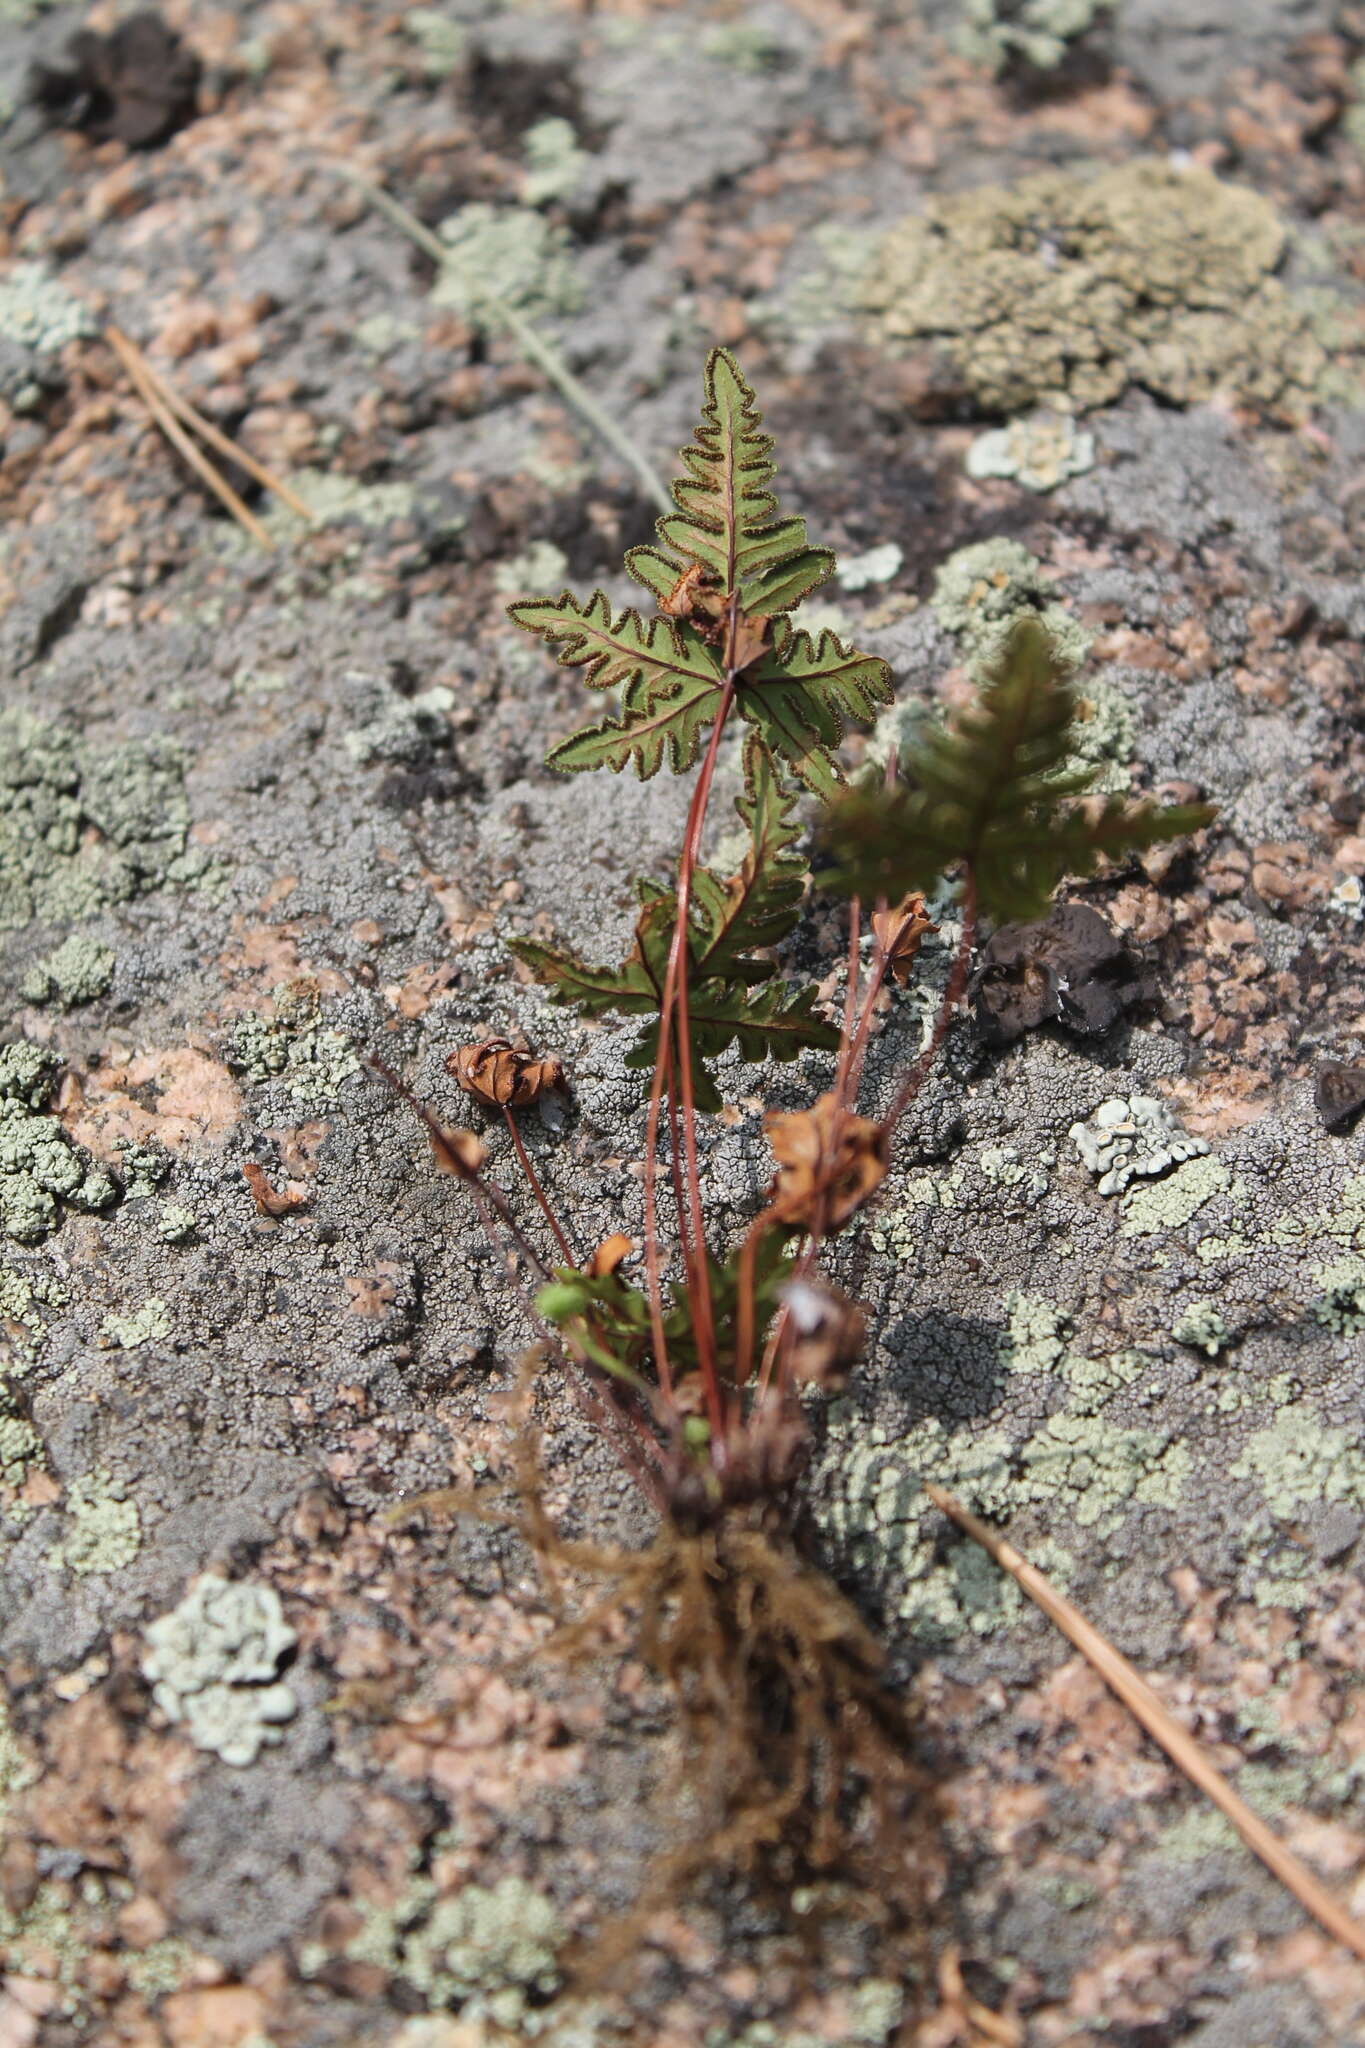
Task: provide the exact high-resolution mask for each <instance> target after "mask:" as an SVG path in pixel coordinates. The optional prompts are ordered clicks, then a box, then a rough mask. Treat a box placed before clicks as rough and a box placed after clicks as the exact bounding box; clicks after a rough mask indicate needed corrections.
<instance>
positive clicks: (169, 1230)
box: [156, 1202, 198, 1244]
mask: <svg viewBox="0 0 1365 2048" xmlns="http://www.w3.org/2000/svg"><path fill="white" fill-rule="evenodd" d="M197 1228H198V1222H197V1220H196V1217H195V1214H194V1211H193V1209H187V1208H185V1207H184V1205H183V1204H182V1203H180V1202H163V1203H162V1205H161V1213H160V1215H159V1216H158V1217H157V1219H156V1234H157V1236H158V1237H159V1238H160V1239H161V1242H162V1243H163V1244H185V1243H186V1242H187V1241H188V1240H189V1239H190V1238H192V1237H193V1236H194V1233H195V1231H196V1230H197Z"/></svg>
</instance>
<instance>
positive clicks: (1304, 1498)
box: [1232, 1401, 1365, 1516]
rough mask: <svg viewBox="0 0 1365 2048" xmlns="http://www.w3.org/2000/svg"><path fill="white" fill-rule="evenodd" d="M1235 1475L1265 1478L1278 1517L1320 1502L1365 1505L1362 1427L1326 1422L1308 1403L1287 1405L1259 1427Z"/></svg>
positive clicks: (1268, 1497)
mask: <svg viewBox="0 0 1365 2048" xmlns="http://www.w3.org/2000/svg"><path fill="white" fill-rule="evenodd" d="M1232 1476H1233V1478H1234V1479H1255V1480H1257V1481H1259V1483H1260V1486H1261V1489H1262V1491H1263V1492H1264V1494H1265V1498H1266V1504H1267V1506H1268V1507H1269V1509H1270V1511H1271V1513H1272V1514H1274V1515H1283V1516H1290V1515H1293V1514H1295V1513H1297V1512H1298V1511H1299V1510H1300V1509H1302V1508H1303V1507H1305V1506H1308V1505H1309V1504H1311V1503H1315V1502H1320V1501H1328V1502H1331V1501H1345V1502H1347V1503H1348V1505H1350V1506H1352V1507H1357V1508H1360V1507H1365V1451H1362V1448H1361V1440H1360V1433H1359V1431H1358V1430H1352V1429H1344V1428H1338V1427H1335V1426H1333V1425H1331V1424H1328V1423H1325V1422H1324V1421H1323V1420H1322V1418H1321V1416H1320V1415H1319V1414H1318V1413H1317V1411H1316V1410H1315V1409H1314V1408H1312V1407H1311V1406H1310V1405H1309V1404H1308V1403H1307V1402H1306V1401H1294V1402H1291V1403H1289V1404H1288V1405H1287V1406H1285V1407H1282V1408H1281V1409H1280V1411H1279V1413H1278V1414H1277V1415H1276V1417H1275V1420H1274V1421H1273V1422H1271V1423H1268V1424H1267V1425H1266V1427H1265V1428H1264V1429H1258V1430H1257V1431H1256V1433H1255V1435H1254V1436H1253V1437H1252V1438H1251V1440H1250V1441H1249V1443H1248V1444H1247V1446H1246V1449H1245V1450H1244V1451H1243V1453H1242V1455H1241V1457H1240V1458H1239V1459H1238V1460H1237V1463H1236V1464H1235V1465H1234V1466H1233V1467H1232Z"/></svg>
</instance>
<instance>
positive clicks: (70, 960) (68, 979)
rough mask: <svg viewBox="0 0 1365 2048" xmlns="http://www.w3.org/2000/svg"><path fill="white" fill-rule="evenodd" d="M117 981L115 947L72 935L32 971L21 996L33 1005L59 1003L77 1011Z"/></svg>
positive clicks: (23, 983) (26, 978)
mask: <svg viewBox="0 0 1365 2048" xmlns="http://www.w3.org/2000/svg"><path fill="white" fill-rule="evenodd" d="M113 978H114V949H113V947H112V946H104V945H101V944H100V942H99V940H98V939H88V938H86V937H84V936H83V935H82V934H81V933H79V932H72V933H71V935H70V937H69V938H65V939H63V940H62V943H61V945H60V946H58V947H57V949H56V951H55V952H53V953H49V954H48V956H47V958H46V959H45V960H40V961H39V962H38V964H37V966H36V967H31V968H30V969H29V971H28V973H27V974H26V975H25V976H24V979H23V982H22V984H21V986H20V994H21V995H22V996H23V997H24V999H25V1001H27V1002H30V1003H56V1004H58V1005H59V1006H60V1008H62V1009H63V1010H74V1009H76V1008H77V1007H78V1005H79V1004H81V1003H92V1002H94V1000H95V998H96V996H102V995H103V994H104V992H105V990H106V989H107V988H108V986H109V984H110V982H111V981H112V980H113Z"/></svg>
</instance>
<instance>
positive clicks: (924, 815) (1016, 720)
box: [825, 618, 1214, 923]
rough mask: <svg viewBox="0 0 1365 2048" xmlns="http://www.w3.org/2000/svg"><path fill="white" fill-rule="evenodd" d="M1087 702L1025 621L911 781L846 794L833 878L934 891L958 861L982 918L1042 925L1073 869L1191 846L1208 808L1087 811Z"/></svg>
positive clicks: (1110, 805) (1042, 632) (891, 890)
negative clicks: (1175, 843) (1080, 725)
mask: <svg viewBox="0 0 1365 2048" xmlns="http://www.w3.org/2000/svg"><path fill="white" fill-rule="evenodd" d="M1076 709H1077V705H1076V697H1075V693H1074V690H1073V688H1072V685H1071V680H1070V671H1069V669H1068V667H1067V665H1066V664H1065V663H1064V662H1063V661H1062V660H1061V658H1060V657H1059V655H1058V653H1057V651H1056V649H1055V648H1054V646H1053V644H1052V640H1051V637H1050V636H1049V634H1048V632H1047V629H1046V627H1045V626H1043V625H1042V624H1041V623H1040V622H1039V621H1038V620H1036V619H1032V618H1025V619H1021V620H1019V621H1018V623H1017V624H1016V625H1015V627H1014V629H1013V631H1012V632H1011V633H1010V635H1009V638H1008V639H1007V641H1006V642H1005V644H1004V646H1003V648H1002V650H1001V652H1000V654H999V656H998V657H997V659H996V661H995V663H994V664H993V666H992V668H991V670H990V672H989V673H988V674H987V676H986V677H985V679H984V681H983V683H982V685H981V688H980V690H979V693H978V695H977V697H976V699H975V701H974V702H973V703H972V704H970V705H968V706H967V707H966V708H965V709H964V710H962V711H959V712H958V713H957V714H956V715H955V716H954V717H953V719H952V720H951V721H950V722H949V723H948V724H947V725H938V726H931V727H929V728H928V729H927V730H925V731H924V732H923V733H922V734H921V735H920V736H919V738H918V739H917V741H916V744H915V745H914V747H913V749H912V750H911V751H910V752H909V754H908V756H907V757H906V759H905V760H904V762H903V772H904V775H905V781H904V782H903V783H902V784H901V785H899V786H898V787H896V788H894V789H891V790H884V789H862V790H857V791H853V792H850V793H849V794H848V795H847V796H845V797H843V798H841V800H840V801H839V803H838V804H837V806H836V807H835V810H834V814H833V816H832V818H831V820H830V824H829V828H828V841H829V846H830V849H831V851H832V853H833V855H834V861H835V870H834V873H833V875H831V876H827V877H826V878H825V879H826V880H827V881H830V882H831V883H832V884H833V886H836V887H842V888H845V889H849V890H857V891H859V892H860V893H861V894H865V895H869V896H875V895H881V896H887V897H891V898H895V897H899V896H901V895H904V894H905V893H906V892H907V891H908V890H911V889H920V890H926V891H927V890H930V889H932V888H933V887H934V885H935V884H936V883H937V882H938V880H939V878H940V877H941V876H942V875H943V874H945V873H946V872H947V871H948V870H949V869H951V868H953V867H955V866H957V865H958V864H959V863H961V864H964V865H965V866H967V867H968V868H969V869H970V870H971V872H972V874H973V876H974V877H975V881H976V889H977V900H978V904H979V907H980V909H981V911H982V913H983V915H985V916H987V917H989V918H991V919H993V920H995V921H996V922H999V923H1013V922H1025V921H1027V920H1029V919H1032V918H1037V917H1041V916H1043V914H1044V913H1045V911H1046V909H1047V906H1048V904H1049V902H1050V901H1051V899H1052V895H1053V892H1054V890H1055V889H1056V887H1057V884H1058V883H1059V882H1060V881H1061V879H1062V877H1063V876H1064V875H1067V874H1091V873H1093V872H1094V869H1095V868H1096V866H1097V865H1098V864H1099V862H1100V861H1101V860H1105V859H1108V860H1114V859H1118V858H1121V857H1122V856H1123V855H1125V854H1127V853H1132V852H1136V851H1139V850H1141V849H1142V848H1144V847H1149V846H1154V845H1157V844H1159V843H1160V842H1162V841H1165V840H1169V839H1176V838H1180V837H1182V836H1183V835H1184V834H1185V833H1187V832H1193V831H1197V830H1198V829H1199V827H1200V826H1202V825H1206V824H1208V822H1209V820H1210V819H1211V818H1212V817H1213V816H1214V811H1213V807H1212V806H1211V805H1208V804H1177V805H1173V806H1170V807H1168V808H1164V809H1163V808H1161V807H1158V806H1157V805H1154V804H1151V803H1139V804H1131V803H1127V802H1125V801H1124V800H1123V799H1122V798H1120V797H1111V798H1110V799H1108V800H1107V801H1106V802H1105V803H1104V804H1102V805H1098V806H1097V805H1095V804H1084V803H1079V802H1076V801H1075V799H1076V798H1078V797H1081V796H1082V795H1083V794H1084V792H1085V791H1086V790H1088V789H1089V788H1090V786H1091V783H1092V780H1093V773H1094V771H1093V770H1091V769H1082V770H1075V771H1071V770H1068V769H1067V768H1066V765H1065V764H1066V763H1067V761H1068V759H1070V758H1071V757H1072V756H1073V754H1074V751H1075V745H1076V740H1077V736H1078V735H1077V732H1076V726H1075V720H1076Z"/></svg>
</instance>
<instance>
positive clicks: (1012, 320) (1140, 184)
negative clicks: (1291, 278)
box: [853, 158, 1328, 418]
mask: <svg viewBox="0 0 1365 2048" xmlns="http://www.w3.org/2000/svg"><path fill="white" fill-rule="evenodd" d="M1285 240H1286V232H1285V228H1284V225H1283V223H1282V222H1281V220H1280V218H1279V216H1278V215H1277V213H1276V212H1275V209H1274V207H1273V206H1272V205H1271V204H1270V202H1269V201H1268V200H1266V199H1264V198H1263V197H1262V196H1261V195H1260V194H1258V193H1255V192H1252V191H1250V190H1248V189H1247V188H1245V187H1243V186H1238V185H1232V184H1227V183H1224V182H1223V181H1222V180H1220V179H1218V178H1216V177H1214V175H1213V173H1212V172H1211V171H1208V170H1205V169H1203V168H1202V167H1200V166H1197V165H1190V166H1188V167H1185V168H1180V169H1178V168H1176V167H1175V166H1174V165H1172V164H1171V163H1169V162H1167V161H1164V160H1161V159H1156V158H1138V159H1135V160H1132V161H1130V162H1128V163H1125V164H1120V165H1116V166H1113V167H1110V168H1106V169H1099V170H1094V169H1089V170H1066V171H1043V172H1039V173H1038V174H1036V175H1034V176H1031V177H1026V178H1020V179H1019V180H1017V182H1015V183H1014V184H1012V185H984V186H979V187H977V188H975V189H974V190H971V191H967V192H958V193H952V194H949V195H946V196H943V197H939V198H935V199H932V200H930V201H929V203H928V204H927V205H926V206H925V208H924V210H923V211H922V212H921V213H917V214H914V215H912V216H910V217H909V218H908V219H907V220H905V221H903V222H901V223H900V224H899V225H897V226H896V227H894V228H893V229H891V231H890V232H889V233H888V234H887V235H886V236H885V237H884V238H883V240H882V242H881V243H880V245H879V246H878V248H877V249H876V251H875V254H874V256H873V259H872V261H871V262H870V264H869V265H868V266H867V268H866V270H865V271H864V273H863V275H862V277H861V279H860V280H859V281H858V283H857V284H856V285H855V287H854V293H853V298H854V304H855V307H856V309H857V310H859V311H860V312H861V313H862V315H863V317H864V319H865V320H866V322H867V325H868V328H869V330H870V333H871V335H872V336H873V338H874V339H875V340H877V341H879V342H880V343H881V344H882V345H883V346H884V347H886V348H887V349H889V350H892V351H897V352H906V351H914V350H923V349H925V348H926V347H929V346H934V345H937V346H938V347H939V348H940V349H941V350H942V351H943V352H944V354H945V355H946V356H947V357H948V358H949V359H950V361H951V364H952V366H953V369H954V371H955V372H956V374H957V375H958V376H959V377H960V378H961V380H962V382H963V383H964V384H965V386H966V388H967V390H968V391H969V392H970V393H971V394H972V396H973V398H974V399H975V400H976V402H977V404H978V405H979V406H980V407H981V408H982V410H984V411H986V412H1003V413H1011V412H1020V411H1023V410H1025V409H1026V408H1028V407H1031V406H1037V405H1044V406H1051V407H1053V408H1055V409H1057V410H1059V411H1063V412H1076V411H1085V410H1087V409H1089V408H1090V407H1092V406H1098V405H1108V404H1111V403H1112V402H1113V401H1114V400H1115V399H1117V398H1118V397H1119V396H1120V395H1121V394H1122V392H1123V391H1124V390H1125V388H1126V387H1127V386H1128V385H1129V384H1138V385H1142V386H1144V387H1145V388H1146V389H1147V390H1149V391H1152V392H1154V393H1156V394H1157V396H1159V397H1161V398H1165V399H1168V400H1170V401H1173V402H1175V403H1177V404H1188V403H1192V402H1195V401H1197V400H1202V399H1208V398H1211V397H1213V396H1214V395H1215V393H1218V392H1223V391H1226V392H1230V393H1234V394H1236V395H1237V396H1238V397H1241V398H1244V399H1250V400H1253V401H1257V402H1260V403H1261V404H1264V405H1266V406H1268V407H1271V408H1274V409H1276V410H1277V411H1280V412H1282V413H1283V414H1285V415H1286V416H1288V417H1294V418H1297V417H1302V416H1303V415H1304V414H1305V413H1306V412H1307V411H1308V410H1309V408H1310V406H1311V404H1312V401H1313V395H1314V392H1315V389H1316V387H1317V385H1318V383H1319V380H1320V379H1321V378H1322V376H1323V373H1324V371H1325V370H1326V368H1327V367H1328V357H1327V354H1326V351H1325V350H1324V349H1323V347H1322V345H1321V343H1320V342H1319V341H1318V340H1317V338H1316V337H1315V335H1314V333H1313V327H1312V322H1311V321H1310V319H1309V316H1308V313H1307V312H1306V310H1305V309H1304V308H1302V307H1301V306H1299V305H1298V303H1297V302H1296V300H1295V299H1294V298H1293V297H1292V296H1291V294H1290V293H1289V292H1288V291H1286V289H1285V287H1284V286H1283V285H1282V284H1281V283H1280V281H1279V279H1278V278H1276V277H1275V275H1274V272H1275V270H1276V268H1277V266H1278V265H1279V263H1280V260H1281V257H1282V255H1283V253H1284V248H1285Z"/></svg>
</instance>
